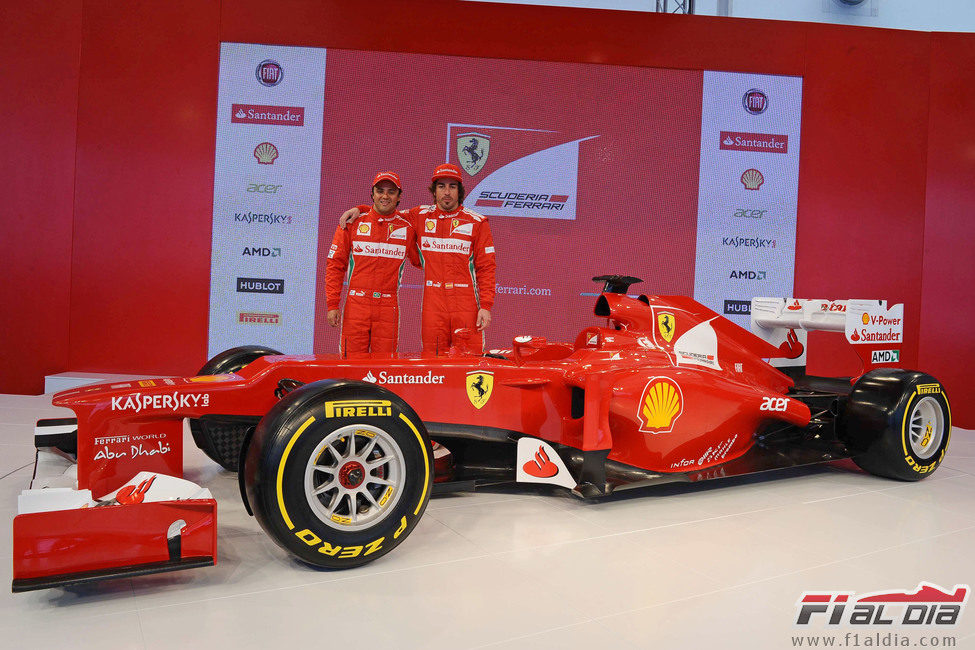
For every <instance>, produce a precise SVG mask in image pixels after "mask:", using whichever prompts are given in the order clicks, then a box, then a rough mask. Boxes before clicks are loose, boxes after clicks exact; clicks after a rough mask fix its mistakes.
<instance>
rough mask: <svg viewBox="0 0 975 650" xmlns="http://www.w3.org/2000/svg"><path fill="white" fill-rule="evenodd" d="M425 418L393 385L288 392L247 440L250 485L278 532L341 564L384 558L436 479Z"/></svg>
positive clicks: (327, 564)
mask: <svg viewBox="0 0 975 650" xmlns="http://www.w3.org/2000/svg"><path fill="white" fill-rule="evenodd" d="M433 476H434V475H433V454H432V451H431V445H430V441H429V439H428V438H427V434H426V429H425V428H424V426H423V423H422V422H421V421H420V419H419V418H418V417H417V416H416V414H415V413H414V412H413V409H411V408H410V407H409V406H408V405H407V404H406V403H405V402H403V401H402V400H401V399H400V398H399V397H397V396H396V395H394V394H393V393H391V392H389V391H387V390H385V389H383V388H379V387H377V386H373V385H371V384H364V383H362V382H351V381H331V380H323V381H317V382H313V383H311V384H307V385H305V386H302V387H301V388H299V389H297V390H295V391H293V392H291V393H289V394H288V395H287V396H285V397H284V398H283V399H282V400H281V401H280V402H278V404H276V405H275V406H274V407H273V408H272V409H271V411H270V412H268V414H267V415H266V416H264V418H263V419H262V420H261V422H260V424H259V425H258V426H257V429H256V431H255V432H254V436H253V438H252V439H251V441H250V444H249V445H248V447H247V451H246V456H245V460H244V484H245V489H246V491H247V499H248V502H249V503H250V505H251V508H252V509H253V511H254V515H255V516H256V517H257V520H258V521H259V522H260V524H261V527H262V528H264V530H265V532H267V533H268V534H269V535H270V536H271V538H272V539H274V541H275V542H276V543H277V544H278V545H279V546H281V547H282V548H284V549H285V550H286V551H288V552H289V553H291V554H293V555H295V556H296V557H297V558H299V559H300V560H302V561H304V562H307V563H308V564H311V565H314V566H318V567H324V568H330V569H341V568H351V567H355V566H359V565H362V564H365V563H367V562H370V561H372V560H375V559H376V558H379V557H382V556H383V555H385V554H386V553H388V552H389V551H391V550H392V549H393V548H395V547H396V546H397V545H398V544H400V543H401V542H402V541H403V540H404V539H406V537H407V536H408V535H409V534H410V532H412V530H413V528H414V527H415V526H416V524H417V522H418V521H419V519H420V517H421V516H422V515H423V511H424V510H425V509H426V505H427V502H428V500H429V497H430V491H431V488H432V486H433Z"/></svg>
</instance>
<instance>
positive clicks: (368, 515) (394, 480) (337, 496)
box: [305, 424, 406, 532]
mask: <svg viewBox="0 0 975 650" xmlns="http://www.w3.org/2000/svg"><path fill="white" fill-rule="evenodd" d="M405 477H406V461H404V460H403V450H402V449H400V446H399V444H397V442H396V441H395V440H394V439H393V437H392V436H390V435H389V434H388V433H387V432H386V431H384V430H383V429H380V428H378V427H375V426H372V425H369V424H352V425H349V426H346V427H342V428H341V429H336V430H335V431H333V432H332V433H330V434H329V435H328V436H326V437H325V438H324V439H323V440H322V441H321V442H320V443H318V446H316V447H315V450H314V451H313V452H312V454H311V456H310V457H309V460H308V466H307V467H306V468H305V498H306V499H307V500H308V505H309V506H310V507H311V510H312V512H314V513H315V516H316V517H318V518H319V519H321V520H322V522H323V523H325V524H327V525H329V526H331V527H332V528H335V529H337V530H342V531H348V532H351V531H356V530H362V529H364V528H369V527H370V526H374V525H376V524H377V523H378V522H380V521H381V520H382V519H384V518H385V517H386V516H387V515H388V514H389V513H390V511H391V510H392V509H393V508H394V507H395V506H396V504H397V503H398V502H399V500H400V497H401V496H402V494H403V481H404V479H405Z"/></svg>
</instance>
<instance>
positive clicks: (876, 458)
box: [841, 368, 951, 481]
mask: <svg viewBox="0 0 975 650" xmlns="http://www.w3.org/2000/svg"><path fill="white" fill-rule="evenodd" d="M919 384H937V385H938V386H939V388H940V392H938V393H936V394H932V395H930V396H931V397H935V399H936V401H937V402H939V404H941V406H942V412H943V415H944V425H945V432H944V435H943V438H942V441H941V444H940V446H939V448H938V449H937V450H936V451H935V453H934V455H932V457H931V458H929V459H926V460H923V461H920V462H918V461H919V460H920V459H915V460H910V461H909V460H908V457H907V456H906V455H905V452H904V446H905V443H904V438H903V436H905V435H907V433H906V432H905V428H906V424H905V417H906V415H907V411H908V409H909V408H913V406H914V404H916V399H917V397H918V396H919V395H918V393H917V392H916V388H917V386H918V385H919ZM841 433H842V435H843V437H844V439H845V441H846V442H847V444H848V445H850V447H851V450H852V451H853V452H854V454H853V462H854V463H856V464H857V466H859V467H860V468H861V469H863V470H864V471H866V472H869V473H871V474H874V475H876V476H882V477H885V478H890V479H895V480H900V481H918V480H920V479H922V478H925V477H926V476H929V475H930V474H932V473H934V471H935V469H937V467H938V465H940V463H941V460H942V459H943V458H944V454H945V452H946V450H947V446H948V442H949V439H950V438H951V410H950V406H949V404H948V399H947V395H946V394H945V392H944V387H943V386H941V384H940V382H939V381H938V380H937V379H935V378H934V377H932V376H931V375H928V374H926V373H923V372H918V371H915V370H900V369H895V368H883V369H877V370H872V371H870V372H868V373H867V374H865V375H864V376H863V377H861V378H860V379H859V380H858V381H857V383H856V384H855V385H854V387H853V390H852V392H851V393H850V399H849V400H848V402H847V407H846V411H845V413H844V415H843V417H842V424H841ZM909 456H910V457H911V458H912V459H913V454H910V453H909ZM920 470H923V471H920Z"/></svg>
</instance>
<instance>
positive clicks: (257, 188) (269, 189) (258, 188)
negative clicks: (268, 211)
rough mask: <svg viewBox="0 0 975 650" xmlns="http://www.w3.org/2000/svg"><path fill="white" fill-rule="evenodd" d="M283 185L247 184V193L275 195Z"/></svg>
mask: <svg viewBox="0 0 975 650" xmlns="http://www.w3.org/2000/svg"><path fill="white" fill-rule="evenodd" d="M282 187H284V185H270V184H268V183H248V184H247V191H248V192H255V193H257V194H277V193H278V191H280V190H281V188H282Z"/></svg>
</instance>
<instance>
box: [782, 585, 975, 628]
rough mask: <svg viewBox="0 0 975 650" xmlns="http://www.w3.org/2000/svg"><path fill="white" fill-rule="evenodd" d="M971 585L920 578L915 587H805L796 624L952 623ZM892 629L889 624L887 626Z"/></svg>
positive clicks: (799, 603) (959, 616)
mask: <svg viewBox="0 0 975 650" xmlns="http://www.w3.org/2000/svg"><path fill="white" fill-rule="evenodd" d="M970 591H971V589H970V588H969V587H968V585H955V586H954V587H952V588H951V589H945V588H943V587H939V586H938V585H936V584H933V583H930V582H920V583H918V585H917V588H916V589H914V590H912V591H875V592H870V593H866V594H860V595H857V594H856V593H855V592H852V591H804V592H803V593H802V595H800V596H799V600H798V601H796V620H795V624H796V625H826V626H835V625H864V626H865V625H887V626H890V625H905V626H907V625H915V626H922V625H924V626H949V625H955V624H956V623H958V621H959V620H960V619H961V615H962V612H963V611H964V610H965V605H966V603H968V595H969V592H970ZM886 629H890V628H886Z"/></svg>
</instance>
